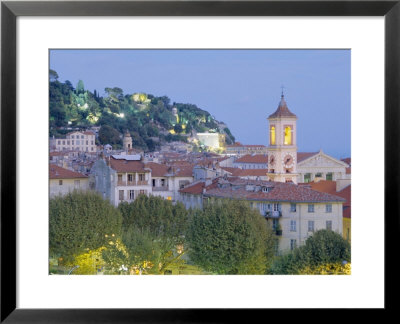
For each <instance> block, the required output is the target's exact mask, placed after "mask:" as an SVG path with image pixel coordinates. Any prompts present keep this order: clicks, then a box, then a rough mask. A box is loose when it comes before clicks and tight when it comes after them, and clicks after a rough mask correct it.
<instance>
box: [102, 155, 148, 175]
mask: <svg viewBox="0 0 400 324" xmlns="http://www.w3.org/2000/svg"><path fill="white" fill-rule="evenodd" d="M110 167H111V168H112V169H114V170H115V171H117V172H149V171H148V170H145V165H144V163H143V162H141V161H128V160H124V159H119V160H117V159H114V158H113V157H112V156H111V157H110Z"/></svg>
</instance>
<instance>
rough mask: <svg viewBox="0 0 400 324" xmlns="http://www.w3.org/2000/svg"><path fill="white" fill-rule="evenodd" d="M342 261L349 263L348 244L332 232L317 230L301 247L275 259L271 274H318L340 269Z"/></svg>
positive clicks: (349, 251) (349, 252) (349, 250)
mask: <svg viewBox="0 0 400 324" xmlns="http://www.w3.org/2000/svg"><path fill="white" fill-rule="evenodd" d="M343 261H345V262H347V263H350V262H351V249H350V243H349V242H348V241H346V240H345V239H344V238H343V237H342V236H341V235H340V234H338V233H336V232H334V231H331V230H319V231H317V232H315V233H314V234H313V235H312V236H310V237H309V238H308V239H307V240H306V242H305V244H304V245H303V246H301V247H299V248H296V249H294V250H293V251H292V252H290V253H287V254H285V255H282V256H280V257H278V258H276V259H275V261H274V263H273V265H272V268H271V273H273V274H305V273H320V272H323V271H324V269H327V268H332V267H333V268H338V267H340V266H341V265H342V262H343ZM318 269H319V270H318ZM326 272H328V270H326Z"/></svg>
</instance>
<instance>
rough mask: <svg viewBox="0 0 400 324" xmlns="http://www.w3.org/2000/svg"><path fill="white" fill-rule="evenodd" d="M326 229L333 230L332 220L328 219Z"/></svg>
mask: <svg viewBox="0 0 400 324" xmlns="http://www.w3.org/2000/svg"><path fill="white" fill-rule="evenodd" d="M326 229H327V230H330V231H331V230H332V221H326Z"/></svg>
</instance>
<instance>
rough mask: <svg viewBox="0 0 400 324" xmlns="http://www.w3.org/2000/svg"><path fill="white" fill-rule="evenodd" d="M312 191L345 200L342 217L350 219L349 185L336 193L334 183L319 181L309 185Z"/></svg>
mask: <svg viewBox="0 0 400 324" xmlns="http://www.w3.org/2000/svg"><path fill="white" fill-rule="evenodd" d="M309 185H310V186H311V188H312V189H313V190H317V191H321V192H326V193H329V194H333V195H335V196H338V197H342V198H343V199H345V202H344V203H343V217H347V218H351V185H348V186H347V187H345V188H343V189H342V190H340V191H336V181H329V180H321V181H318V182H316V183H314V182H311V183H309Z"/></svg>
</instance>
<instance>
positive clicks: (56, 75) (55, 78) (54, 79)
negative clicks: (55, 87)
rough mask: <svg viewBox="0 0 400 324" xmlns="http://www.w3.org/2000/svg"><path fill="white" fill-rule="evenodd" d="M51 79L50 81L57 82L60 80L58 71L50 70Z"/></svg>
mask: <svg viewBox="0 0 400 324" xmlns="http://www.w3.org/2000/svg"><path fill="white" fill-rule="evenodd" d="M49 78H50V81H57V80H58V73H57V72H56V71H54V70H52V69H50V71H49Z"/></svg>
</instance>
